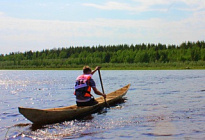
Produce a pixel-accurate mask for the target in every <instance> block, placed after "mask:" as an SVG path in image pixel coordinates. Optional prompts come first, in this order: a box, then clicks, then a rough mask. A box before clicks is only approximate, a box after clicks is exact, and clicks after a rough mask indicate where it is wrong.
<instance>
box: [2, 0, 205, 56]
mask: <svg viewBox="0 0 205 140" xmlns="http://www.w3.org/2000/svg"><path fill="white" fill-rule="evenodd" d="M204 39H205V0H0V54H8V53H10V52H18V51H20V52H25V51H29V50H32V51H37V50H39V51H41V50H43V49H53V48H59V47H60V48H61V47H70V46H88V45H89V46H93V45H94V46H96V45H99V44H100V45H117V44H129V45H130V44H140V43H155V44H157V43H163V44H176V45H178V44H181V43H182V42H185V41H197V40H200V41H201V40H204Z"/></svg>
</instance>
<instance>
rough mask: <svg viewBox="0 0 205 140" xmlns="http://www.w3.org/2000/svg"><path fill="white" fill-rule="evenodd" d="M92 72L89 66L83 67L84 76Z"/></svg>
mask: <svg viewBox="0 0 205 140" xmlns="http://www.w3.org/2000/svg"><path fill="white" fill-rule="evenodd" d="M91 72H92V70H91V68H90V67H89V66H84V67H83V73H84V74H91Z"/></svg>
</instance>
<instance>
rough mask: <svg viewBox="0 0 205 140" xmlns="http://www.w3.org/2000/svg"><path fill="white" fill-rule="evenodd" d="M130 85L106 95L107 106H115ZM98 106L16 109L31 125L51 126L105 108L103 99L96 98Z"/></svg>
mask: <svg viewBox="0 0 205 140" xmlns="http://www.w3.org/2000/svg"><path fill="white" fill-rule="evenodd" d="M129 87H130V84H128V85H126V86H124V87H122V88H120V89H118V90H116V91H114V92H111V93H109V94H107V98H106V101H107V103H108V104H110V105H111V104H115V103H116V102H118V101H119V100H121V99H122V97H123V96H124V95H125V94H126V93H127V91H128V89H129ZM96 100H97V101H98V104H96V105H93V106H85V107H77V106H76V105H71V106H67V107H60V108H50V109H34V108H24V107H18V109H19V112H20V113H21V114H22V115H23V116H24V117H25V118H27V119H28V120H30V121H31V122H33V124H40V125H43V124H51V123H57V122H63V121H66V120H72V119H76V118H80V117H83V116H85V115H88V114H91V113H94V112H96V111H97V110H99V109H101V108H103V107H104V106H105V100H104V98H103V97H98V98H96Z"/></svg>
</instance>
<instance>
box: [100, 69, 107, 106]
mask: <svg viewBox="0 0 205 140" xmlns="http://www.w3.org/2000/svg"><path fill="white" fill-rule="evenodd" d="M98 74H99V77H100V83H101V87H102V92H103V94H105V92H104V88H103V82H102V78H101V74H100V70H99V69H98ZM104 100H105V104H106V107H108V108H110V106H109V104H108V103H107V101H106V98H104Z"/></svg>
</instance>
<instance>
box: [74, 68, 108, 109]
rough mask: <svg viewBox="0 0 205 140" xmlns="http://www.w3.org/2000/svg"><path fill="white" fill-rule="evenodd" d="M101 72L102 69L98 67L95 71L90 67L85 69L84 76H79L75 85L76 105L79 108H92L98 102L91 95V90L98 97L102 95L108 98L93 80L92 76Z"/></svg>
mask: <svg viewBox="0 0 205 140" xmlns="http://www.w3.org/2000/svg"><path fill="white" fill-rule="evenodd" d="M97 70H100V67H99V66H97V67H96V68H95V70H94V71H92V70H91V68H90V67H89V66H84V67H83V74H82V75H79V76H78V77H77V79H76V83H75V92H74V95H75V96H76V104H77V106H92V105H95V104H97V103H98V102H97V101H96V100H95V99H94V97H93V95H92V94H91V88H92V89H93V91H94V92H95V94H97V95H101V96H103V97H104V98H106V95H105V94H103V93H101V92H100V91H99V90H98V89H97V88H96V84H95V81H94V80H93V79H92V75H93V74H94V73H95V72H96V71H97Z"/></svg>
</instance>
